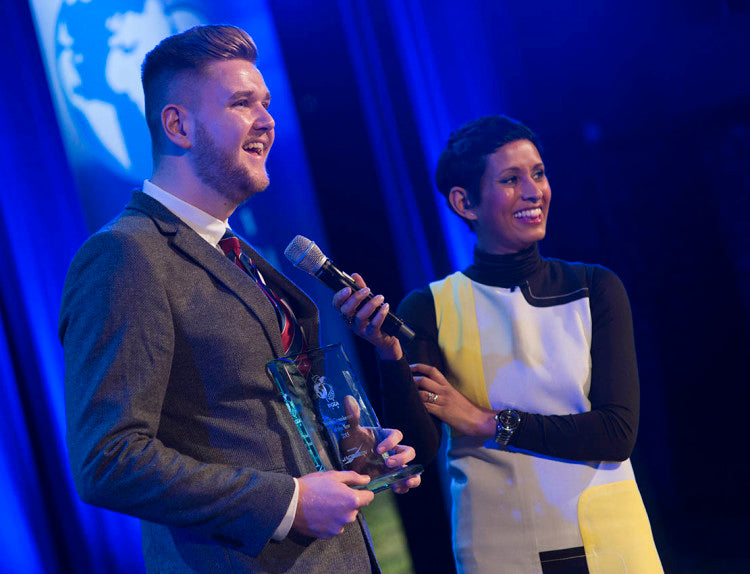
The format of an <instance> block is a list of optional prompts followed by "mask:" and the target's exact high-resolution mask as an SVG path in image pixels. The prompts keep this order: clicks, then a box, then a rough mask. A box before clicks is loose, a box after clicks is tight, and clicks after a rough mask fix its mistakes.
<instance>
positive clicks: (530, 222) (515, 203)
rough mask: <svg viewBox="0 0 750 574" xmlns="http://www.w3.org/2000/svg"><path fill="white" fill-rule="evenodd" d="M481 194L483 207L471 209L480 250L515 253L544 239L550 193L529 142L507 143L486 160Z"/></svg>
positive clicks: (541, 166)
mask: <svg viewBox="0 0 750 574" xmlns="http://www.w3.org/2000/svg"><path fill="white" fill-rule="evenodd" d="M480 193H481V202H480V204H479V205H477V206H475V207H472V208H471V209H470V210H469V213H471V214H473V216H474V217H472V219H473V221H474V230H475V231H476V234H477V245H478V246H479V248H480V249H482V250H483V251H486V252H487V253H496V254H503V253H515V252H516V251H520V250H521V249H524V248H526V247H528V246H530V245H531V244H532V243H534V242H536V241H539V240H541V239H543V238H544V235H545V233H546V229H547V213H548V211H549V202H550V197H551V191H550V186H549V181H547V176H546V174H545V171H544V164H543V163H542V158H541V156H540V155H539V151H538V150H537V149H536V146H535V145H534V144H533V143H531V142H530V141H529V140H516V141H513V142H510V143H507V144H505V145H504V146H502V147H500V148H498V150H497V151H495V152H494V153H493V154H492V155H490V156H488V157H487V167H486V168H485V170H484V174H483V175H482V179H481V181H480Z"/></svg>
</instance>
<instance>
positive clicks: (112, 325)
mask: <svg viewBox="0 0 750 574" xmlns="http://www.w3.org/2000/svg"><path fill="white" fill-rule="evenodd" d="M171 280H174V278H170V277H165V276H164V273H163V271H162V268H161V267H160V266H159V265H158V262H156V261H154V260H153V255H152V254H151V253H149V252H148V250H146V249H144V246H143V245H142V244H141V243H139V242H138V241H137V240H135V239H133V238H132V237H130V236H128V235H127V234H122V233H117V232H113V231H109V232H104V233H99V234H97V235H95V236H93V237H92V238H91V239H90V240H89V241H88V242H87V243H86V244H85V245H84V246H83V247H82V248H81V250H80V251H79V253H78V254H77V255H76V257H75V258H74V260H73V263H72V264H71V267H70V269H69V272H68V276H67V279H66V284H65V288H64V293H63V299H62V304H61V313H60V322H59V335H60V339H61V341H62V344H63V347H64V355H65V391H66V393H65V394H66V397H65V399H66V418H67V425H68V435H67V441H68V449H69V458H70V464H71V469H72V473H73V478H74V482H75V484H76V487H77V489H78V492H79V494H80V496H81V498H82V499H83V500H84V501H85V502H88V503H90V504H94V505H97V506H101V507H104V508H108V509H111V510H115V511H119V512H122V513H125V514H129V515H132V516H136V517H138V518H141V519H145V520H148V521H152V522H156V523H161V524H166V525H169V526H173V527H179V528H184V529H186V535H189V536H196V537H198V538H199V539H206V540H207V541H214V542H218V543H220V544H227V545H230V546H233V547H235V548H238V549H241V550H243V551H245V552H247V553H249V554H251V555H257V554H258V553H259V552H260V551H261V549H262V548H263V547H264V546H265V544H266V543H267V541H268V540H269V539H270V537H271V535H272V534H273V532H274V530H275V529H276V527H277V526H278V524H279V523H280V521H281V519H282V517H283V516H284V513H285V511H286V509H287V506H288V504H289V502H290V500H291V498H292V494H293V492H294V480H293V479H292V477H291V476H288V475H286V474H283V473H281V472H268V471H259V470H254V469H252V468H245V467H242V466H237V465H230V464H225V463H222V462H217V461H216V460H211V461H210V462H205V461H202V460H198V459H196V458H194V457H191V456H187V455H186V454H184V453H182V452H180V451H178V450H176V449H175V448H170V447H168V446H167V445H165V444H164V443H163V442H162V441H161V440H159V438H158V437H157V435H158V433H159V428H160V425H162V424H164V422H165V421H164V420H163V412H162V406H163V403H164V399H165V395H166V393H167V392H168V387H169V384H170V373H171V372H172V369H173V366H174V364H175V361H178V360H180V361H186V360H189V359H190V358H189V357H187V356H184V355H181V356H180V357H179V358H176V357H175V346H176V339H177V338H178V337H179V332H180V325H179V322H180V318H179V317H176V316H174V315H173V301H172V300H170V296H168V290H167V289H166V282H168V281H171Z"/></svg>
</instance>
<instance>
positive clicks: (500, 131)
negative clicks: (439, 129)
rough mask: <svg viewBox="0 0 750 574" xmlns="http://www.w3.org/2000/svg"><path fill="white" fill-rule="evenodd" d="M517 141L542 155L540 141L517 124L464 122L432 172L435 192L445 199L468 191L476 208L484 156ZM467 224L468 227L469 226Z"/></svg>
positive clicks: (485, 119)
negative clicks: (455, 190) (459, 190)
mask: <svg viewBox="0 0 750 574" xmlns="http://www.w3.org/2000/svg"><path fill="white" fill-rule="evenodd" d="M517 140H529V141H530V142H531V143H533V144H534V145H535V146H536V148H537V150H539V153H540V154H541V153H542V149H541V146H540V144H539V138H538V137H537V136H536V134H535V133H534V132H532V131H531V130H530V129H529V128H527V127H526V126H525V125H523V124H522V123H521V122H519V121H518V120H514V119H513V118H509V117H507V116H502V115H497V116H482V117H480V118H477V119H475V120H471V121H469V122H466V123H465V124H464V125H462V126H461V127H459V128H458V129H457V130H455V131H453V132H451V134H450V137H449V138H448V143H447V144H446V145H445V149H444V150H443V152H442V153H441V154H440V159H438V163H437V168H436V169H435V184H436V185H437V188H438V191H439V192H440V193H442V194H443V195H444V196H445V198H446V199H448V197H449V195H450V192H451V189H453V188H454V187H462V188H464V189H465V190H466V191H467V194H468V199H469V202H470V203H471V204H472V205H479V203H480V201H481V199H482V197H481V190H480V182H481V179H482V175H483V174H484V170H485V169H486V167H487V156H489V155H492V154H493V153H495V152H496V151H497V150H498V149H499V148H500V147H502V146H504V145H505V144H508V143H510V142H514V141H517ZM448 205H449V206H450V202H448ZM450 207H451V209H452V210H453V207H452V206H450ZM453 211H454V212H455V210H453ZM462 219H463V218H462ZM464 221H467V220H466V219H464ZM467 223H469V226H470V227H471V223H470V222H468V221H467Z"/></svg>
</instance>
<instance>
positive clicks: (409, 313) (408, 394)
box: [378, 288, 443, 465]
mask: <svg viewBox="0 0 750 574" xmlns="http://www.w3.org/2000/svg"><path fill="white" fill-rule="evenodd" d="M397 314H398V316H399V317H401V318H402V319H403V320H404V321H405V322H406V323H407V324H408V325H409V326H410V327H411V328H412V329H414V332H415V333H416V336H415V337H414V339H413V340H412V341H411V343H409V344H408V345H405V346H404V354H405V357H404V358H402V359H401V360H399V361H382V360H381V361H378V367H379V371H380V387H381V393H382V397H383V418H384V420H385V423H386V425H387V426H390V427H394V428H397V429H399V430H401V432H403V433H404V440H403V442H404V444H408V445H411V446H413V447H414V449H415V450H416V452H417V457H416V459H415V462H417V463H419V464H423V465H425V464H427V463H429V462H430V461H431V460H432V459H433V458H434V457H435V455H436V454H437V451H438V449H439V448H440V439H441V429H442V423H441V422H440V420H439V419H437V418H435V417H433V416H432V415H430V414H429V413H428V412H427V409H425V408H424V404H423V403H422V399H421V398H420V397H419V393H418V392H417V387H416V385H415V384H414V380H413V379H412V376H411V371H410V370H409V363H417V362H419V363H427V364H430V365H433V366H435V367H437V368H439V369H442V368H443V361H442V355H441V353H440V349H439V348H438V344H437V326H436V322H435V306H434V304H433V302H432V294H431V292H430V290H429V288H426V289H424V290H421V291H413V292H412V293H410V294H409V295H407V296H406V298H405V299H404V300H403V301H402V302H401V304H400V305H399V307H398V310H397Z"/></svg>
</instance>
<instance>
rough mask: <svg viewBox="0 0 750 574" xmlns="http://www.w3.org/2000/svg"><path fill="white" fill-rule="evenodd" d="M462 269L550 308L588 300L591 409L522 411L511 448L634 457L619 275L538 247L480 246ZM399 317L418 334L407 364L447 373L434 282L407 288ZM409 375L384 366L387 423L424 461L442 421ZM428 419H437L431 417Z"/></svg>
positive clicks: (629, 343)
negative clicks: (546, 254) (503, 250)
mask: <svg viewBox="0 0 750 574" xmlns="http://www.w3.org/2000/svg"><path fill="white" fill-rule="evenodd" d="M462 273H463V274H464V275H466V276H467V277H468V278H469V279H471V280H472V281H475V282H477V283H481V284H484V285H492V286H496V287H501V288H506V289H513V288H514V287H519V288H520V289H521V291H522V293H523V295H524V298H525V300H526V302H527V303H528V304H529V305H532V306H534V307H543V308H551V312H554V309H552V308H554V307H555V306H557V305H562V304H565V303H568V302H570V301H573V300H578V299H582V298H587V299H588V301H589V307H590V310H591V323H592V324H591V333H592V335H591V339H592V340H591V364H592V368H591V387H590V390H589V400H590V401H591V411H589V412H585V413H579V414H567V413H560V414H559V415H540V414H536V413H523V415H524V416H522V420H521V426H520V427H519V429H518V431H517V432H516V433H515V434H514V436H513V439H512V441H511V445H513V446H515V447H517V448H521V449H524V450H528V451H532V452H535V453H539V454H542V455H546V456H553V457H556V458H561V459H566V460H577V461H603V460H605V461H613V460H624V459H626V458H628V457H629V456H630V453H631V451H632V448H633V445H634V444H635V438H636V433H637V429H638V412H639V389H638V372H637V365H636V358H635V345H634V341H633V327H632V320H631V316H630V305H629V302H628V298H627V294H626V292H625V289H624V287H623V285H622V283H621V282H620V280H619V279H618V278H617V276H616V275H615V274H614V273H612V272H611V271H609V270H608V269H606V268H604V267H601V266H598V265H586V264H582V263H569V262H565V261H561V260H558V259H549V258H543V257H541V256H540V255H539V250H538V248H537V245H536V244H534V245H532V246H530V247H528V248H526V249H524V250H522V251H519V252H517V253H513V254H509V255H493V254H490V253H486V252H483V251H481V250H479V249H475V251H474V262H473V263H472V265H470V266H469V267H468V268H467V269H465V270H464V271H462ZM467 312H471V313H473V312H475V310H474V309H471V310H467ZM397 314H398V315H399V317H401V318H402V319H404V321H405V322H406V323H407V324H409V325H410V326H411V327H412V329H414V331H415V332H416V337H415V339H414V340H413V341H412V343H411V344H410V345H409V346H408V347H407V348H405V349H404V351H405V353H406V356H407V359H408V362H411V363H417V362H419V363H426V364H429V365H433V366H435V367H437V368H438V369H439V370H441V371H442V372H445V371H446V368H445V363H444V358H443V355H442V352H441V351H440V348H439V346H438V327H437V324H436V317H435V305H434V301H433V296H432V292H431V290H430V288H429V286H427V287H425V288H423V289H419V290H416V291H412V292H411V293H409V295H407V296H406V298H404V300H403V301H402V302H401V304H400V305H399V307H398V310H397ZM410 379H411V375H410V373H409V371H408V366H407V361H404V360H402V361H400V362H394V361H391V362H387V361H386V362H383V363H381V384H382V387H383V400H384V405H383V412H384V419H385V422H386V424H387V425H388V426H392V427H395V428H399V429H401V430H402V431H404V437H405V438H404V444H410V445H412V446H414V447H415V448H416V449H417V453H418V455H419V459H420V462H423V463H424V462H426V461H427V460H429V459H431V458H432V457H433V456H434V454H435V453H436V452H437V448H438V446H439V442H440V429H441V425H440V424H439V421H438V419H436V418H434V417H431V416H430V415H427V414H426V410H425V409H424V407H423V406H422V403H421V400H420V398H419V396H418V394H417V393H416V389H415V387H414V384H413V383H411V382H410ZM430 420H432V423H433V424H429V423H428V422H427V421H430Z"/></svg>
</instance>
